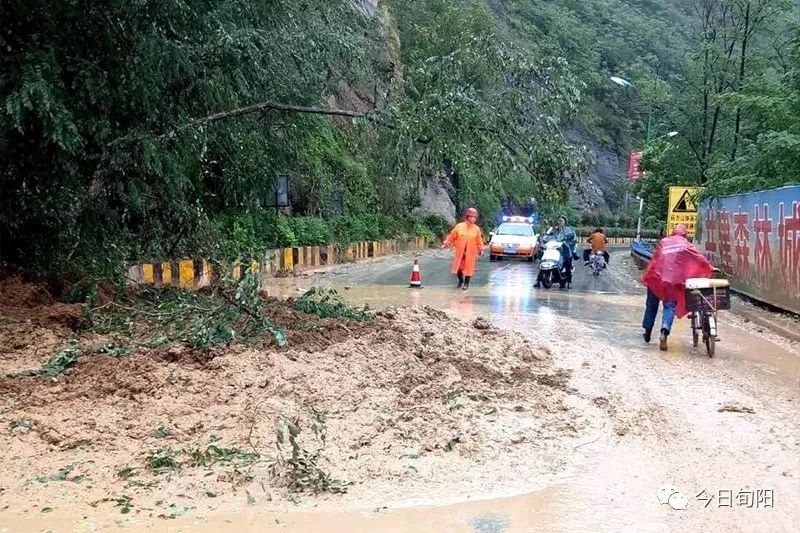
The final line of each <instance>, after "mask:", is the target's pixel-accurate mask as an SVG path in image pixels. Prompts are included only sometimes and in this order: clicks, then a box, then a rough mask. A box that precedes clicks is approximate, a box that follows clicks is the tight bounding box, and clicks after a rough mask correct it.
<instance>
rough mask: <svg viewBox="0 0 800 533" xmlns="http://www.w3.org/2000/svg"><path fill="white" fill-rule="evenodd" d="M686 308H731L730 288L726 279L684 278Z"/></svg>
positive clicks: (695, 309)
mask: <svg viewBox="0 0 800 533" xmlns="http://www.w3.org/2000/svg"><path fill="white" fill-rule="evenodd" d="M686 308H687V309H688V310H689V311H718V310H720V309H730V308H731V288H730V284H729V283H728V280H726V279H712V278H689V279H687V280H686Z"/></svg>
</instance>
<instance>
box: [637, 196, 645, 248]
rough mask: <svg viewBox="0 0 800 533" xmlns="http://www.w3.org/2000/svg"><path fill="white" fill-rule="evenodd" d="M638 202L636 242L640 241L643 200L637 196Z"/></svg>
mask: <svg viewBox="0 0 800 533" xmlns="http://www.w3.org/2000/svg"><path fill="white" fill-rule="evenodd" d="M636 199H637V200H639V220H638V221H637V222H636V241H637V242H639V241H641V240H642V214H643V213H644V198H642V197H640V196H637V197H636Z"/></svg>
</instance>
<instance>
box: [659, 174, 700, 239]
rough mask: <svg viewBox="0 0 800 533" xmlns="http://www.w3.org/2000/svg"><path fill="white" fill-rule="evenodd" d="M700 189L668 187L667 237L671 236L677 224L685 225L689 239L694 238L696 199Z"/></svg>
mask: <svg viewBox="0 0 800 533" xmlns="http://www.w3.org/2000/svg"><path fill="white" fill-rule="evenodd" d="M701 190H703V188H702V187H670V188H669V210H668V212H667V235H672V230H674V229H675V226H677V225H678V224H686V228H687V229H688V230H689V238H694V235H695V230H696V227H695V226H696V224H697V204H696V199H697V195H698V194H699V193H700V191H701Z"/></svg>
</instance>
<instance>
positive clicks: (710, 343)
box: [706, 335, 717, 357]
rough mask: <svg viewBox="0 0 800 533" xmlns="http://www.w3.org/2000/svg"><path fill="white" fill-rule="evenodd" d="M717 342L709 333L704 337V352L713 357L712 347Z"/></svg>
mask: <svg viewBox="0 0 800 533" xmlns="http://www.w3.org/2000/svg"><path fill="white" fill-rule="evenodd" d="M716 344H717V339H715V338H714V337H712V336H711V335H709V336H707V337H706V353H708V356H709V357H714V347H715V346H716Z"/></svg>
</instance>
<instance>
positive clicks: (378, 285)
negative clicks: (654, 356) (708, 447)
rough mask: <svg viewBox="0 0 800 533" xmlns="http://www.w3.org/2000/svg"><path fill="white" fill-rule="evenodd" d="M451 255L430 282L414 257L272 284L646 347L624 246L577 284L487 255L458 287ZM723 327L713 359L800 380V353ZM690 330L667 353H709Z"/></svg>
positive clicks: (434, 259) (425, 260) (439, 259)
mask: <svg viewBox="0 0 800 533" xmlns="http://www.w3.org/2000/svg"><path fill="white" fill-rule="evenodd" d="M450 263H451V261H450V257H449V255H448V254H447V253H446V252H442V253H437V254H430V255H423V256H422V257H420V270H421V272H422V281H423V285H424V288H423V289H411V288H409V287H408V278H409V274H410V270H411V265H410V260H409V259H407V258H406V259H404V260H398V259H391V260H388V261H381V262H376V263H373V264H360V265H356V266H355V268H354V269H353V270H352V271H347V270H345V271H343V272H333V273H330V274H328V275H326V276H324V277H323V278H322V279H321V280H316V279H315V278H310V279H303V278H299V279H298V278H288V279H284V280H276V281H274V283H279V284H281V285H279V286H277V287H274V288H272V292H273V293H276V292H277V293H283V294H284V295H293V294H296V290H297V287H298V286H300V287H303V288H308V287H309V286H310V285H312V284H320V285H322V286H330V287H334V288H336V289H338V290H339V292H340V294H341V295H342V296H343V297H344V298H345V299H347V300H348V301H350V302H352V303H353V304H358V305H362V304H368V305H370V306H373V307H381V306H388V305H411V306H423V305H429V306H432V307H437V308H439V309H447V310H450V311H452V312H453V313H455V314H457V315H459V316H462V317H466V318H469V317H473V316H477V315H484V316H488V317H489V318H490V319H491V321H492V322H493V323H495V324H497V325H498V326H501V327H508V328H512V329H517V330H519V331H523V332H533V331H535V332H537V333H540V334H545V335H549V334H557V333H558V334H564V332H562V331H560V330H561V329H562V328H563V327H564V326H563V320H560V319H561V318H568V319H570V320H572V321H576V322H579V323H580V325H579V326H577V327H579V328H581V329H582V331H581V332H579V331H575V332H573V333H571V334H567V335H566V336H569V335H572V336H577V335H581V334H589V335H591V336H592V337H602V338H603V339H604V340H607V341H608V342H611V343H612V344H614V345H615V346H618V347H627V348H635V349H640V348H642V345H643V343H642V339H641V331H642V330H641V326H640V324H641V320H642V312H643V306H644V289H643V288H642V287H641V285H640V284H639V283H638V276H639V272H638V271H637V270H636V268H635V267H634V266H633V263H632V260H631V258H630V256H629V255H627V253H626V251H625V250H624V249H617V250H612V254H611V263H610V267H609V270H608V271H606V272H603V273H602V274H601V275H600V276H599V277H594V276H592V275H591V272H590V271H589V269H588V268H585V267H584V266H583V265H582V264H579V263H578V262H576V269H575V273H574V276H573V285H572V289H570V290H560V289H558V288H557V287H554V288H551V289H544V288H538V289H537V288H534V286H533V285H534V283H535V281H536V273H537V270H536V269H537V266H536V264H535V263H528V262H525V261H500V262H497V263H491V262H489V261H488V259H487V258H486V257H483V258H481V260H480V261H478V265H477V268H476V272H475V275H474V277H473V279H472V284H471V285H470V288H469V290H467V291H461V290H458V289H456V287H455V282H456V280H455V277H454V276H453V275H452V274H451V273H450ZM573 327H576V326H573ZM720 335H721V339H722V340H721V343H720V344H719V346H718V351H717V354H716V355H715V358H714V359H713V360H708V361H706V364H711V365H718V364H724V361H726V360H739V361H748V362H750V363H752V364H753V368H754V369H756V370H760V371H763V372H766V373H769V374H773V375H776V376H779V377H780V378H781V379H786V380H788V381H789V382H790V383H794V384H797V383H800V354H797V353H792V352H791V351H790V350H787V349H785V348H783V347H781V346H777V345H775V344H773V343H771V342H769V341H768V340H765V339H764V338H762V337H759V336H755V335H753V334H751V333H750V332H748V331H744V330H741V329H739V328H737V327H734V325H733V323H732V322H731V320H730V319H729V318H728V317H727V316H726V314H724V313H723V314H722V315H721V322H720ZM690 337H691V333H690V329H689V327H688V323H687V321H686V320H677V321H676V324H675V327H674V331H673V335H672V336H671V341H670V342H671V348H670V352H669V353H668V354H666V357H682V356H687V355H692V356H693V357H704V356H703V354H702V353H701V352H699V351H698V350H696V349H694V348H693V347H692V346H691V340H690Z"/></svg>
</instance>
